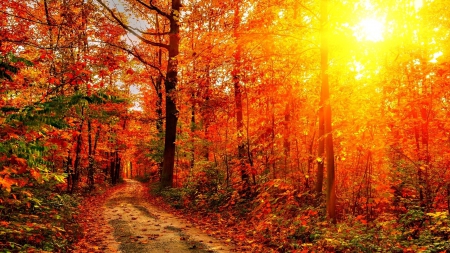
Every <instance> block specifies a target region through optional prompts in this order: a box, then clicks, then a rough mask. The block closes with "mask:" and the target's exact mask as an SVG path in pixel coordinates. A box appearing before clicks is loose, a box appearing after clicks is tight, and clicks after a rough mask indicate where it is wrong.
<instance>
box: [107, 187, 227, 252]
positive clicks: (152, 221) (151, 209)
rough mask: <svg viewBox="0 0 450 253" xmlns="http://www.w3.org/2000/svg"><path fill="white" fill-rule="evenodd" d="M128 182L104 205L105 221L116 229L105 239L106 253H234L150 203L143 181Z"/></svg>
mask: <svg viewBox="0 0 450 253" xmlns="http://www.w3.org/2000/svg"><path fill="white" fill-rule="evenodd" d="M125 181H126V182H125V184H126V185H125V187H124V188H123V190H121V191H116V192H115V193H114V194H112V195H111V196H110V197H109V198H108V199H106V202H105V205H104V206H103V208H102V210H103V218H104V219H102V220H104V222H105V223H108V225H109V226H112V228H113V234H112V235H111V236H112V237H113V238H104V239H105V240H107V241H108V242H107V244H108V249H104V252H123V253H144V252H145V253H147V252H148V253H184V252H189V253H197V252H198V253H203V252H216V253H225V252H234V250H232V249H231V248H230V247H229V246H227V245H224V244H223V243H221V242H220V241H218V240H216V239H214V238H212V237H210V236H208V235H207V234H205V233H204V232H202V231H201V230H200V229H198V228H195V227H194V226H193V225H191V224H190V223H188V222H186V221H183V220H181V219H179V218H177V217H175V216H173V215H172V214H169V213H167V212H165V211H163V210H161V209H159V208H157V207H155V206H152V205H151V204H149V203H148V202H147V201H146V200H145V198H144V186H143V185H142V184H141V183H139V182H137V181H134V180H129V179H128V180H125Z"/></svg>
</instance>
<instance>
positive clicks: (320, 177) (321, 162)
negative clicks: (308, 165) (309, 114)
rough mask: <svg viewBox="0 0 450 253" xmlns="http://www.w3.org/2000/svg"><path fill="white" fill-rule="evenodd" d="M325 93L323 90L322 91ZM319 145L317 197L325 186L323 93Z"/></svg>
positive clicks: (320, 110) (320, 109) (320, 105)
mask: <svg viewBox="0 0 450 253" xmlns="http://www.w3.org/2000/svg"><path fill="white" fill-rule="evenodd" d="M322 93H323V92H322ZM319 107H320V108H319V140H318V141H319V146H318V152H317V156H318V158H317V175H316V194H317V197H320V196H321V195H322V186H323V170H324V161H325V125H324V114H323V113H324V110H323V107H324V101H323V95H321V97H320V104H319Z"/></svg>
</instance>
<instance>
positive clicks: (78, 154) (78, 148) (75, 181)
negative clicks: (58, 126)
mask: <svg viewBox="0 0 450 253" xmlns="http://www.w3.org/2000/svg"><path fill="white" fill-rule="evenodd" d="M83 124H84V108H83V107H82V108H81V123H80V128H79V134H78V136H77V142H76V145H77V146H76V149H75V162H74V164H73V174H72V188H71V189H70V192H71V193H73V192H75V191H76V190H77V187H78V182H79V180H80V160H81V145H82V132H83Z"/></svg>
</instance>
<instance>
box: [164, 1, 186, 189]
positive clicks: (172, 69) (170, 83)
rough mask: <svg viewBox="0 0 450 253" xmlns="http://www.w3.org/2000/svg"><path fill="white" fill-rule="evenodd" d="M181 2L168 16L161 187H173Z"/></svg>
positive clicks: (176, 3)
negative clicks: (164, 130) (167, 55)
mask: <svg viewBox="0 0 450 253" xmlns="http://www.w3.org/2000/svg"><path fill="white" fill-rule="evenodd" d="M180 7H181V0H172V12H171V14H170V35H169V36H170V37H169V59H168V64H167V74H166V80H165V82H164V86H165V89H166V134H165V139H164V155H163V159H164V160H163V168H162V175H161V186H162V187H172V186H173V168H174V162H175V140H176V135H177V122H178V110H177V107H176V103H175V89H176V85H177V82H178V79H177V75H178V59H177V57H178V54H179V45H180V37H179V30H180V27H179V16H180Z"/></svg>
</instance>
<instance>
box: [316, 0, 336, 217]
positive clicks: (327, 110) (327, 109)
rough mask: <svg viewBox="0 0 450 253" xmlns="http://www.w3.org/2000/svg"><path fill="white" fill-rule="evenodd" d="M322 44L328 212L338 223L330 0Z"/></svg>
mask: <svg viewBox="0 0 450 253" xmlns="http://www.w3.org/2000/svg"><path fill="white" fill-rule="evenodd" d="M320 24H321V27H320V28H321V29H320V30H321V45H320V59H321V60H320V66H321V73H322V74H321V75H322V96H323V102H324V103H323V118H324V126H325V152H326V158H327V159H326V161H327V214H328V218H329V219H330V220H331V221H332V222H333V223H336V183H335V166H334V150H333V133H332V131H333V129H332V126H331V104H330V103H331V102H330V89H329V82H328V0H321V4H320Z"/></svg>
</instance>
